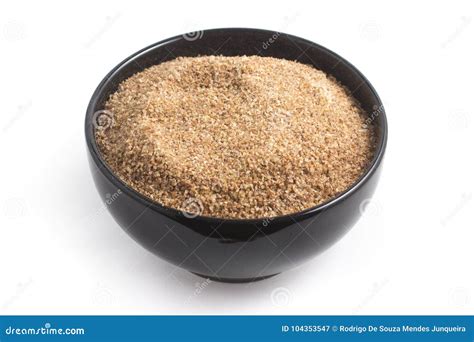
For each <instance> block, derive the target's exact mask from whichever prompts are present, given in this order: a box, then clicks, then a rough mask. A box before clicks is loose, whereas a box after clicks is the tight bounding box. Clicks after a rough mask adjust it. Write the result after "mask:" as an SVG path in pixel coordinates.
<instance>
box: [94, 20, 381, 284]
mask: <svg viewBox="0 0 474 342" xmlns="http://www.w3.org/2000/svg"><path fill="white" fill-rule="evenodd" d="M199 55H224V56H242V55H261V56H269V57H276V58H284V59H288V60H296V61H299V62H301V63H304V64H309V65H313V66H314V67H316V68H318V69H320V70H322V71H324V72H326V73H327V74H330V75H333V76H334V77H335V78H336V79H337V80H338V81H339V82H340V83H342V84H343V85H344V86H346V87H347V88H348V90H349V91H350V92H351V93H352V94H353V96H354V97H355V98H356V99H357V100H358V101H359V102H360V103H361V105H362V108H363V109H364V110H365V111H366V112H367V113H368V119H367V120H369V121H370V122H373V123H374V124H375V126H376V133H377V137H378V139H377V147H376V152H375V155H374V158H373V160H372V162H371V164H370V166H369V167H368V169H367V171H366V172H365V173H364V174H363V175H362V176H361V178H360V179H359V180H358V181H357V182H356V183H355V184H353V185H352V186H351V187H350V188H349V189H347V190H346V191H345V192H343V193H341V194H340V195H339V196H337V197H335V198H333V199H331V200H330V201H328V202H326V203H324V204H321V205H318V206H316V207H313V208H309V209H307V210H304V211H302V212H298V213H295V214H292V215H285V216H279V217H274V218H267V219H243V220H236V219H220V218H212V217H204V216H197V217H194V218H193V217H188V216H189V215H184V214H183V213H182V212H181V211H178V210H175V209H172V208H167V207H164V206H162V205H160V204H159V203H156V202H153V201H151V200H150V199H148V198H147V197H145V196H144V195H141V194H140V193H138V192H137V191H135V190H133V189H131V188H130V187H128V186H127V185H126V184H125V183H123V182H122V181H121V180H120V179H119V178H118V177H117V176H115V175H114V173H113V172H112V170H110V168H109V167H108V166H107V165H106V163H105V162H104V160H103V159H102V157H101V155H100V153H99V151H98V148H97V145H96V141H95V129H96V126H97V125H96V120H97V113H101V111H103V109H104V104H105V102H106V101H107V99H108V98H109V96H110V95H111V94H112V93H114V92H115V91H116V90H117V87H118V85H119V84H120V83H121V82H122V81H123V80H125V79H127V78H128V77H130V76H132V75H133V74H135V73H137V72H140V71H142V70H144V69H145V68H148V67H150V66H152V65H155V64H159V63H162V62H165V61H167V60H171V59H174V58H176V57H179V56H190V57H191V56H199ZM85 131H86V140H87V147H88V151H89V162H90V163H89V164H90V168H91V171H92V175H93V178H94V182H95V185H96V187H97V189H98V191H99V193H100V194H101V196H103V198H104V199H107V201H106V203H107V209H108V210H109V211H110V213H111V214H112V216H113V217H114V219H115V220H116V221H117V222H118V224H119V225H120V226H121V227H122V228H123V229H124V230H125V231H126V232H127V233H128V234H129V235H130V236H131V237H132V238H134V239H135V240H136V241H137V242H138V243H139V244H141V245H142V246H143V247H145V248H147V249H148V250H149V251H151V252H152V253H154V254H156V255H157V256H159V257H161V258H163V259H164V260H167V261H169V262H170V263H172V264H174V265H176V267H180V268H183V269H186V270H188V271H190V272H193V273H195V274H198V275H200V276H203V277H206V278H210V279H213V280H218V281H227V282H249V281H256V280H261V279H265V278H268V277H270V276H273V275H275V274H278V273H280V272H283V271H285V270H288V269H291V268H293V267H295V266H297V265H299V264H301V263H303V262H304V261H306V260H308V259H310V258H313V257H314V256H315V255H317V254H318V253H320V252H322V251H324V250H325V249H327V248H328V247H329V246H331V245H333V244H334V243H335V242H336V241H337V240H338V239H339V238H341V237H342V236H343V235H344V234H345V233H346V232H347V231H348V230H349V229H350V228H351V227H352V226H353V224H354V223H355V222H356V221H357V220H358V218H359V217H360V215H361V211H362V209H361V208H362V207H363V206H364V203H367V201H368V200H370V198H371V196H372V193H373V191H374V189H375V187H376V184H377V182H378V178H379V175H380V172H381V167H380V166H381V162H382V158H383V155H384V151H385V146H386V142H387V121H386V116H385V111H384V108H383V105H382V103H381V101H380V99H379V97H378V95H377V93H376V92H375V90H374V88H373V87H372V86H371V84H370V83H369V82H368V80H367V79H366V78H365V77H364V76H363V75H362V74H361V73H360V72H359V71H358V70H357V69H356V68H355V67H354V66H353V65H352V64H350V63H349V62H347V61H346V60H345V59H343V58H341V57H340V56H338V55H337V54H335V53H334V52H331V51H330V50H328V49H326V48H324V47H322V46H320V45H318V44H315V43H313V42H310V41H308V40H305V39H302V38H299V37H295V36H291V35H288V34H284V33H279V32H273V31H266V30H259V29H247V28H229V29H215V30H206V31H200V32H194V33H192V34H185V35H182V36H176V37H173V38H169V39H166V40H164V41H161V42H158V43H156V44H153V45H151V46H149V47H147V48H145V49H143V50H141V51H139V52H137V53H134V54H133V55H131V56H130V57H128V58H127V59H125V60H124V61H123V62H121V63H120V64H119V65H118V66H116V67H115V68H114V69H113V70H112V71H111V72H110V73H109V74H108V75H107V76H106V77H105V78H104V79H103V80H102V82H101V83H100V84H99V86H98V87H97V89H96V90H95V92H94V94H93V96H92V98H91V100H90V103H89V106H88V109H87V114H86V125H85ZM106 196H107V198H106Z"/></svg>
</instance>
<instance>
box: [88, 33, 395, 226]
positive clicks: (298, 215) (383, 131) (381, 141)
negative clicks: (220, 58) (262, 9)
mask: <svg viewBox="0 0 474 342" xmlns="http://www.w3.org/2000/svg"><path fill="white" fill-rule="evenodd" d="M215 31H224V32H225V31H228V32H229V34H231V33H233V34H236V33H238V32H242V31H254V32H262V33H267V34H269V35H272V34H274V33H275V32H276V31H271V30H264V29H255V28H242V27H232V28H216V29H206V30H201V31H199V32H202V34H204V35H205V34H206V32H207V33H210V32H215ZM279 33H280V34H281V35H284V36H287V37H288V38H290V39H295V40H298V41H300V42H304V43H306V44H308V45H311V46H313V47H315V48H317V49H319V50H323V51H324V52H325V53H327V54H329V55H332V56H333V57H335V58H336V59H338V60H339V61H340V63H343V64H345V65H346V66H347V67H348V69H349V70H350V71H351V72H353V73H355V74H357V75H358V76H359V77H360V78H361V79H362V80H363V84H365V85H366V86H367V87H368V88H369V90H370V91H371V92H372V94H373V95H374V97H375V98H376V100H377V102H378V104H379V109H381V110H380V112H379V113H378V114H377V117H378V120H379V121H378V126H380V136H379V137H378V142H377V148H376V151H375V154H374V157H373V159H372V161H371V163H370V165H369V167H368V168H367V169H366V171H365V172H364V173H363V174H362V175H361V176H360V177H359V178H358V180H357V181H355V182H354V183H353V184H352V185H351V186H350V187H348V188H347V189H346V190H345V191H343V192H341V193H340V194H339V195H337V196H335V197H333V198H331V199H330V200H328V201H326V202H324V203H321V204H318V205H316V206H313V207H310V208H307V209H305V210H302V211H299V212H295V213H291V214H285V215H280V216H273V217H258V218H242V219H239V218H223V217H214V216H204V215H198V216H195V217H192V218H189V220H192V221H196V222H198V221H202V222H207V223H209V224H218V225H220V224H222V223H229V224H237V225H240V224H245V225H249V224H251V225H256V226H257V227H258V225H259V224H261V222H262V221H263V220H269V221H277V220H278V221H300V220H303V219H305V218H307V217H310V216H314V215H316V214H318V213H321V212H323V211H325V210H327V209H329V208H331V207H333V206H335V205H337V204H338V203H340V202H343V201H344V200H346V199H347V198H348V197H350V196H351V195H352V194H354V193H355V192H357V191H358V190H359V188H361V187H362V186H363V185H364V184H365V183H366V182H367V181H368V180H369V179H370V178H371V177H372V176H373V174H374V173H375V171H376V170H377V169H378V168H379V166H380V165H381V162H382V159H383V156H384V154H385V149H386V146H387V138H388V124H387V117H386V114H385V107H384V106H383V104H382V101H381V100H380V97H379V96H378V94H377V92H376V91H375V88H374V87H373V86H372V84H371V83H370V82H369V80H368V79H367V78H366V77H365V76H364V75H363V74H362V73H361V72H360V71H359V70H358V69H357V68H356V67H355V66H354V65H352V64H351V63H350V62H348V61H347V60H346V59H344V58H342V57H341V56H339V55H338V54H336V53H335V52H333V51H331V50H329V49H327V48H325V47H324V46H321V45H319V44H317V43H314V42H312V41H309V40H307V39H304V38H301V37H298V36H294V35H290V34H287V33H282V32H279ZM184 35H185V34H181V35H177V36H174V37H170V38H167V39H164V40H161V41H159V42H156V43H154V44H151V45H149V46H147V47H145V48H143V49H141V50H139V51H137V52H135V53H133V54H131V55H130V56H129V57H127V58H125V59H124V60H123V61H121V62H120V63H119V64H117V65H116V66H115V67H114V68H113V69H112V70H111V71H110V72H109V73H108V74H107V75H106V76H105V77H104V78H103V79H102V81H101V82H100V83H99V85H98V86H97V88H96V89H95V91H94V93H93V94H92V97H91V99H90V101H89V104H88V107H87V111H86V119H85V135H86V143H87V147H88V150H89V153H90V155H91V156H92V158H93V160H94V162H95V164H96V167H97V169H98V170H96V172H98V171H99V170H100V172H102V174H103V175H104V176H105V177H106V178H107V179H108V181H110V182H111V183H112V184H113V185H114V186H116V187H117V189H120V190H121V191H124V192H125V193H127V194H128V195H129V196H130V197H132V198H133V199H134V200H136V201H138V202H140V203H142V204H143V205H145V206H146V208H147V209H149V208H152V209H153V210H155V211H157V212H159V213H161V214H164V215H166V216H172V217H176V218H184V217H185V216H184V215H183V212H182V211H181V210H178V209H175V208H172V207H167V206H164V205H162V204H160V203H158V202H156V201H154V200H152V199H150V198H148V197H147V196H145V195H143V194H141V193H140V192H138V191H136V190H135V189H133V188H131V187H130V186H128V185H127V184H126V183H125V182H123V181H122V180H121V179H120V178H119V177H118V176H116V175H115V173H114V172H113V171H112V170H111V169H110V167H109V166H108V165H107V163H106V162H105V160H103V158H102V156H101V154H100V152H99V150H98V147H97V144H96V139H95V134H94V133H95V129H94V126H93V125H92V118H93V115H94V113H95V112H96V111H95V110H94V108H95V106H96V102H97V100H98V98H99V96H100V95H101V94H102V92H103V88H104V87H105V85H106V84H108V82H110V81H111V80H112V79H113V78H114V76H115V75H116V74H117V72H118V71H119V70H121V69H122V68H124V67H126V66H127V65H128V64H130V63H133V62H134V60H135V59H136V58H138V57H139V56H141V55H142V54H145V53H147V52H148V51H149V50H153V49H155V48H157V47H160V46H165V45H167V44H170V43H173V42H174V41H177V40H180V39H184V38H183V37H184ZM198 42H199V41H194V42H193V43H194V44H196V43H198ZM343 85H344V84H343Z"/></svg>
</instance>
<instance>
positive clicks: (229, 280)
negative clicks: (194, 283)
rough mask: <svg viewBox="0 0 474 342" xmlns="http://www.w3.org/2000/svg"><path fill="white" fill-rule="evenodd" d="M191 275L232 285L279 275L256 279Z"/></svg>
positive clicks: (268, 276)
mask: <svg viewBox="0 0 474 342" xmlns="http://www.w3.org/2000/svg"><path fill="white" fill-rule="evenodd" d="M191 273H192V274H195V275H197V276H198V277H201V278H205V279H209V280H212V281H218V282H220V283H233V284H240V283H253V282H256V281H260V280H265V279H268V278H271V277H274V276H276V275H278V274H280V273H275V274H270V275H267V276H263V277H256V278H220V277H209V276H207V275H203V274H199V273H195V272H191Z"/></svg>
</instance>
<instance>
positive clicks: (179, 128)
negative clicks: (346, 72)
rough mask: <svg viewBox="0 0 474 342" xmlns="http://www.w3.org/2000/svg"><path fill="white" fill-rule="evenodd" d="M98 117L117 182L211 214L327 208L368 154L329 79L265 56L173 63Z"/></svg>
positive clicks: (145, 75) (354, 114)
mask: <svg viewBox="0 0 474 342" xmlns="http://www.w3.org/2000/svg"><path fill="white" fill-rule="evenodd" d="M105 109H106V110H108V111H110V112H111V113H112V115H113V122H112V125H110V126H109V127H106V128H104V129H99V130H97V133H96V138H97V142H98V146H99V149H100V152H101V154H102V156H103V158H104V159H105V161H106V162H107V164H108V165H109V166H110V168H111V169H112V170H113V171H114V172H115V173H116V175H118V176H119V177H120V178H121V179H122V180H123V181H124V182H125V183H127V184H128V185H129V186H130V187H132V188H133V189H135V190H137V191H139V192H140V193H142V194H144V195H146V196H147V197H149V198H151V199H153V200H154V201H156V202H158V203H161V204H163V205H165V206H169V207H173V208H176V209H180V210H184V211H195V210H196V209H197V210H198V211H199V212H198V213H199V214H202V215H206V216H214V217H222V218H262V217H272V216H277V215H283V214H290V213H294V212H297V211H301V210H303V209H307V208H309V207H312V206H315V205H317V204H320V203H323V202H325V201H327V200H329V199H331V198H333V197H335V196H336V195H338V194H339V193H340V192H342V191H344V190H346V189H347V188H348V187H349V186H350V185H351V184H353V183H354V182H355V181H356V180H357V179H358V178H359V177H360V176H361V174H362V173H363V172H364V170H365V168H366V167H367V165H368V163H369V162H370V160H371V158H372V156H373V151H374V145H375V144H374V142H375V136H374V129H373V127H372V126H371V125H370V126H367V125H365V123H364V121H365V119H366V114H365V113H364V112H363V111H362V110H361V109H360V107H359V106H358V104H357V102H356V101H355V100H354V99H353V98H352V97H351V96H350V94H349V93H348V92H347V91H346V90H345V89H344V88H343V87H342V86H341V85H339V84H338V83H337V81H336V80H334V79H333V78H331V77H329V76H327V75H326V74H325V73H323V72H321V71H319V70H317V69H315V68H313V67H311V66H307V65H303V64H300V63H297V62H291V61H287V60H282V59H275V58H268V57H265V58H264V57H257V56H250V57H245V56H243V57H216V56H205V57H195V58H189V57H188V58H177V59H175V60H172V61H169V62H165V63H162V64H159V65H156V66H153V67H151V68H148V69H146V70H144V71H143V72H140V73H137V74H135V75H134V76H132V77H130V78H129V79H127V80H125V81H124V82H122V84H121V85H120V87H119V89H118V91H117V92H116V93H115V94H113V95H112V96H111V97H110V99H109V100H108V101H107V104H106V108H105ZM190 203H192V208H191V209H192V210H190ZM196 203H197V204H198V205H197V206H196ZM201 211H202V212H201Z"/></svg>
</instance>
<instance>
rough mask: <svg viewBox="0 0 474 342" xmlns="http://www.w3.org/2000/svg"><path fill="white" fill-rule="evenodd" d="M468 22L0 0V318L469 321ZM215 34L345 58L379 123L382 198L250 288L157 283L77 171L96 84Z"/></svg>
mask: <svg viewBox="0 0 474 342" xmlns="http://www.w3.org/2000/svg"><path fill="white" fill-rule="evenodd" d="M473 16H474V8H473V5H472V2H471V3H469V2H468V1H466V2H456V1H450V2H448V5H444V6H441V5H437V4H435V3H434V2H427V3H426V4H425V5H423V4H417V3H416V2H413V1H410V2H409V3H407V4H405V5H402V4H401V3H400V2H396V3H393V4H392V5H390V4H388V3H386V2H380V1H374V2H366V1H364V2H362V1H348V2H337V1H319V2H316V1H307V2H298V1H283V2H278V1H271V2H270V1H269V2H263V1H248V2H246V1H234V2H226V3H224V2H217V1H202V0H200V1H192V2H187V3H181V2H178V1H166V2H160V1H153V2H152V1H150V2H145V1H143V2H141V1H129V2H122V1H108V2H107V1H94V2H92V1H91V2H89V3H87V2H85V1H80V2H79V1H78V2H76V3H75V4H74V3H72V2H66V1H56V2H52V1H47V2H43V1H41V2H40V1H31V2H24V1H10V3H9V4H7V3H6V2H2V4H1V5H0V53H1V63H0V94H1V95H0V96H1V107H2V108H1V111H0V134H1V138H0V139H1V140H0V152H1V161H0V166H1V167H0V179H1V190H0V272H1V275H0V313H2V314H102V313H103V314H105V313H107V314H205V313H207V314H277V313H278V314H473V313H474V272H473V267H472V261H473V260H474V258H473V257H474V248H473V238H474V231H473V229H474V224H473V217H472V213H473V199H472V194H473V180H472V179H473V175H474V172H473V171H474V170H473V152H472V148H473V147H474V142H473V140H474V134H473V133H474V123H473V111H474V110H473V105H472V103H473V98H474V94H473V78H474V72H473V61H474V49H473V42H474V39H473V38H474V22H473V21H474V18H473ZM217 27H255V28H264V29H270V30H277V31H283V32H286V33H291V34H294V35H297V36H301V37H304V38H307V39H309V40H312V41H315V42H317V43H320V44H322V45H324V46H326V47H328V48H329V49H331V50H333V51H335V52H337V53H339V54H341V55H342V56H343V57H345V58H346V59H348V60H349V61H351V62H352V63H353V64H354V65H355V66H356V67H358V68H359V69H360V70H361V71H362V72H363V73H364V74H365V75H366V76H367V77H368V79H369V80H370V81H371V82H372V84H373V85H374V87H375V88H376V89H377V91H378V92H379V95H380V96H381V98H382V100H383V101H384V104H385V107H386V110H387V115H388V120H389V142H388V149H387V153H386V158H385V164H384V169H383V173H382V177H381V180H380V183H379V187H378V189H377V191H376V193H375V197H374V199H373V201H372V202H371V203H370V205H369V206H368V208H367V210H366V213H365V215H364V216H363V218H362V219H361V220H360V221H359V222H358V223H357V224H356V225H355V226H354V228H353V230H352V231H351V232H350V233H349V234H347V235H346V236H345V237H344V238H343V239H342V240H341V241H340V242H339V243H338V244H336V245H335V246H334V247H333V248H331V249H330V250H329V251H327V252H326V253H324V254H323V255H321V256H319V257H317V258H316V259H314V260H313V261H311V262H308V263H307V264H304V265H303V266H301V267H299V268H297V269H295V270H293V271H289V272H286V273H284V274H281V275H280V276H277V277H274V278H272V279H269V280H266V281H263V282H259V283H254V284H251V285H229V284H220V283H210V284H209V285H207V286H206V284H204V283H202V279H200V278H198V277H195V276H193V275H191V274H189V273H187V272H186V271H181V270H179V271H177V272H175V273H174V276H173V277H169V274H170V272H172V271H173V269H174V268H173V266H171V265H169V264H167V263H166V262H164V261H162V260H160V259H158V258H157V257H155V256H153V255H151V254H149V253H148V252H146V251H145V250H144V249H143V248H141V247H140V246H139V245H138V244H136V243H135V242H134V241H132V239H130V238H129V237H127V236H126V235H125V234H124V233H122V232H121V229H120V228H119V227H118V226H117V224H116V223H115V222H114V221H113V220H112V218H111V216H110V215H109V214H108V213H107V212H106V211H104V210H102V208H103V199H101V198H100V197H99V195H98V194H97V192H96V190H95V188H94V185H93V182H92V177H91V176H90V173H89V169H88V164H87V160H86V146H85V139H84V133H83V123H84V115H85V110H86V106H87V104H88V101H89V98H90V96H91V95H92V92H93V90H94V89H95V87H96V86H97V84H98V83H99V82H100V80H101V79H102V78H103V77H104V76H105V74H106V73H107V72H108V71H109V70H110V69H111V68H113V67H114V66H115V65H116V64H117V63H119V62H120V61H121V60H123V59H124V58H125V57H127V56H129V55H130V54H132V53H133V52H135V51H137V50H139V49H141V48H142V47H144V46H147V45H149V44H151V43H154V42H157V41H159V40H162V39H165V38H167V37H170V36H174V35H177V34H181V33H184V32H187V31H194V30H200V29H206V28H217ZM197 286H198V287H197ZM201 288H203V289H202V290H201V291H200V290H199V289H201Z"/></svg>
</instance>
